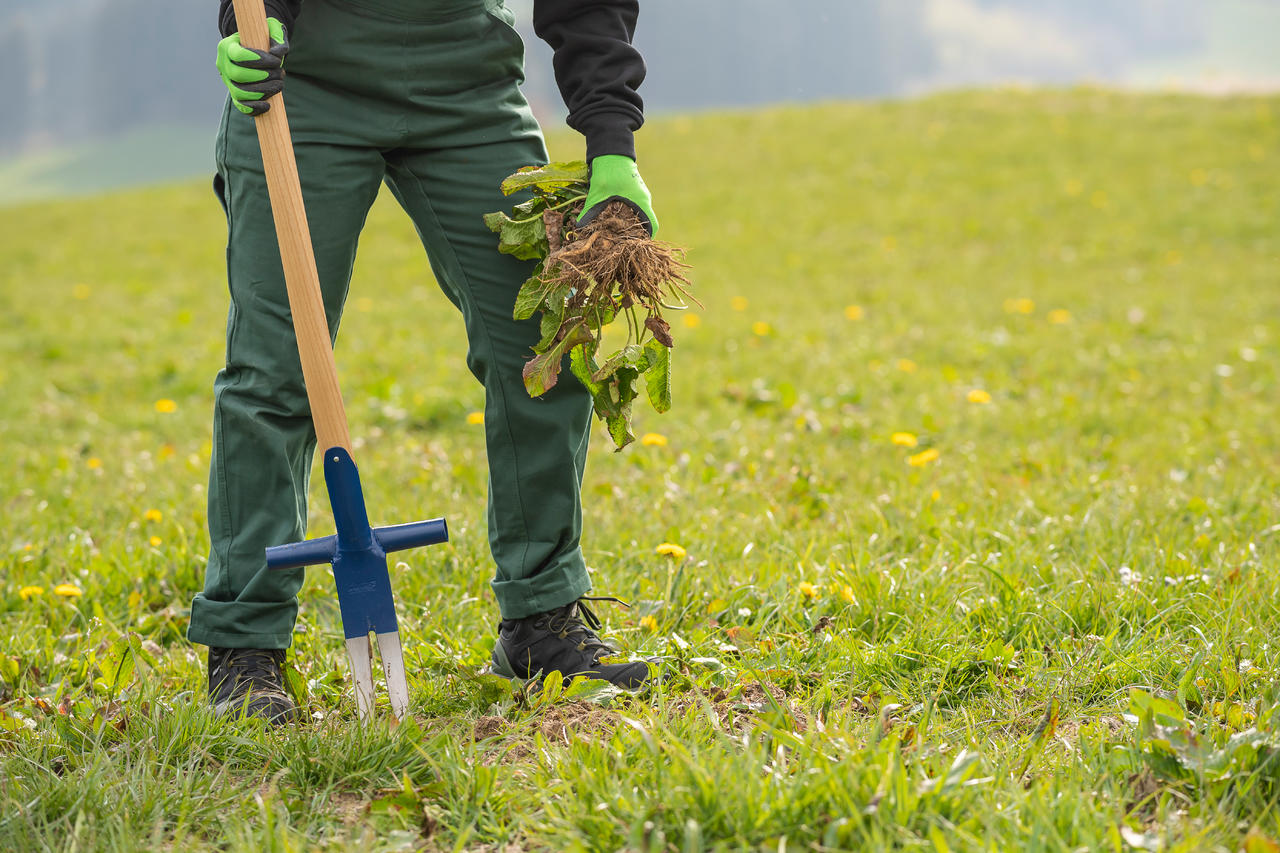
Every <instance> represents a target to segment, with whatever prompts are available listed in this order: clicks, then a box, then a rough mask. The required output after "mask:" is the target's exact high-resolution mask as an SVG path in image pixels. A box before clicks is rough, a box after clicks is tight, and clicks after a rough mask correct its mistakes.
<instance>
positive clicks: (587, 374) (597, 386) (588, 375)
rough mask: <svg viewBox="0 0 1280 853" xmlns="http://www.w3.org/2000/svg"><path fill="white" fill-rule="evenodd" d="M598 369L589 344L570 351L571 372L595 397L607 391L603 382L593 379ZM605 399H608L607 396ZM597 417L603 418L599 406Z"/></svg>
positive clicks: (597, 407)
mask: <svg viewBox="0 0 1280 853" xmlns="http://www.w3.org/2000/svg"><path fill="white" fill-rule="evenodd" d="M596 369H597V368H596V360H595V356H594V355H593V354H592V353H591V352H589V351H588V346H587V344H582V345H580V346H576V347H574V348H573V349H572V350H570V351H569V370H570V371H572V373H573V375H574V376H576V377H578V381H579V382H581V383H582V387H584V388H586V389H587V390H588V391H590V392H591V395H592V396H593V397H594V396H596V395H598V394H599V393H600V392H601V391H604V390H605V387H604V383H603V382H597V381H595V379H593V378H592V377H593V376H595V372H596ZM605 399H608V395H607V394H606V395H605ZM596 416H597V417H601V415H600V407H599V406H598V405H597V406H596Z"/></svg>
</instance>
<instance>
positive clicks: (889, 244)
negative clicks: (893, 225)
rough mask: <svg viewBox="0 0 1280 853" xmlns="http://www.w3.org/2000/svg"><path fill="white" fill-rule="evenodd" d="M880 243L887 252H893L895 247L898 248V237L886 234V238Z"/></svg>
mask: <svg viewBox="0 0 1280 853" xmlns="http://www.w3.org/2000/svg"><path fill="white" fill-rule="evenodd" d="M880 245H881V247H883V248H884V250H885V251H886V252H892V251H893V250H894V249H896V248H898V239H897V238H896V237H894V236H893V235H892V234H887V235H885V238H884V239H883V240H881V241H880Z"/></svg>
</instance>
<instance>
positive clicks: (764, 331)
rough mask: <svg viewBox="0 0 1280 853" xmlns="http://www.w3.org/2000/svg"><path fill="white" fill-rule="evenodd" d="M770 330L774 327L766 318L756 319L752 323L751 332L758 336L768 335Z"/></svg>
mask: <svg viewBox="0 0 1280 853" xmlns="http://www.w3.org/2000/svg"><path fill="white" fill-rule="evenodd" d="M770 331H772V329H770V328H769V324H768V323H766V322H765V321H764V320H756V321H755V322H754V323H752V324H751V334H753V335H755V336H756V337H759V338H763V337H767V336H768V334H769V332H770Z"/></svg>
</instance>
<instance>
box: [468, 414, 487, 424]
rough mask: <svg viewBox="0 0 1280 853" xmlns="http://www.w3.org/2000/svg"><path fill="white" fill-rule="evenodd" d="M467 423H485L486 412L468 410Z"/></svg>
mask: <svg viewBox="0 0 1280 853" xmlns="http://www.w3.org/2000/svg"><path fill="white" fill-rule="evenodd" d="M467 423H468V424H469V425H471V426H479V425H480V424H482V423H484V412H467Z"/></svg>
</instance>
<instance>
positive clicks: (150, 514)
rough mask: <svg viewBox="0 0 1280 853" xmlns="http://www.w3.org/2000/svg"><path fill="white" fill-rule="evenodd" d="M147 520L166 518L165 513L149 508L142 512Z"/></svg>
mask: <svg viewBox="0 0 1280 853" xmlns="http://www.w3.org/2000/svg"><path fill="white" fill-rule="evenodd" d="M142 517H143V518H144V519H146V520H147V521H161V520H163V519H164V513H162V512H161V511H160V510H158V509H149V510H147V511H146V512H144V513H143V514H142Z"/></svg>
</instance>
